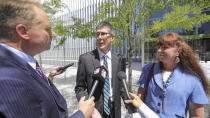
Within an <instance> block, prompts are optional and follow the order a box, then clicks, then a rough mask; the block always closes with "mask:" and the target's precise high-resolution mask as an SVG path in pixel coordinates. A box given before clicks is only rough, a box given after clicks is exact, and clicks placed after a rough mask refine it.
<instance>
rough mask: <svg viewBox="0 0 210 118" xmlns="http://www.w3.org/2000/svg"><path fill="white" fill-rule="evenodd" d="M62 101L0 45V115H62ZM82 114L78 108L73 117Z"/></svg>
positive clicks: (25, 117)
mask: <svg viewBox="0 0 210 118" xmlns="http://www.w3.org/2000/svg"><path fill="white" fill-rule="evenodd" d="M67 115H68V112H67V105H66V101H65V100H64V98H63V96H62V95H61V94H60V93H59V91H58V90H57V89H56V87H55V86H54V84H52V83H51V86H49V85H48V84H47V82H46V81H45V80H44V79H42V78H41V77H40V76H39V74H37V72H36V71H35V70H34V69H33V68H32V67H31V66H30V65H29V64H28V63H27V62H25V61H24V60H22V59H21V58H20V57H19V56H17V55H15V54H13V53H12V52H10V51H9V50H7V49H5V48H4V47H2V46H0V117H1V118H4V117H6V118H66V117H67ZM76 117H77V118H83V117H84V115H83V113H82V112H80V111H78V112H77V113H76V114H74V116H73V118H76Z"/></svg>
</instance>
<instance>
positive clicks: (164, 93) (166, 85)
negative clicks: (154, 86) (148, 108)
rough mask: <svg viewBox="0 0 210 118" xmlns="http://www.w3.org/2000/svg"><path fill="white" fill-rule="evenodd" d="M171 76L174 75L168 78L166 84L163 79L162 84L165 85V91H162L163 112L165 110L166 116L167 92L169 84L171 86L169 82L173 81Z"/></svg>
mask: <svg viewBox="0 0 210 118" xmlns="http://www.w3.org/2000/svg"><path fill="white" fill-rule="evenodd" d="M171 75H172V73H171V74H170V76H169V77H168V79H167V81H166V82H164V81H163V78H162V84H163V89H162V91H163V95H162V96H163V104H162V110H163V113H164V114H165V111H166V108H165V107H166V105H165V96H166V90H167V87H168V84H169V82H170V80H171Z"/></svg>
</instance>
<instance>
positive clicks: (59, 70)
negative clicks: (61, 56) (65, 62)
mask: <svg viewBox="0 0 210 118" xmlns="http://www.w3.org/2000/svg"><path fill="white" fill-rule="evenodd" d="M60 68H62V67H61V66H59V67H57V68H55V69H54V70H52V71H51V72H50V74H49V76H48V79H49V80H50V81H51V82H53V79H54V76H56V75H59V74H62V73H63V72H65V71H66V69H65V70H62V69H60Z"/></svg>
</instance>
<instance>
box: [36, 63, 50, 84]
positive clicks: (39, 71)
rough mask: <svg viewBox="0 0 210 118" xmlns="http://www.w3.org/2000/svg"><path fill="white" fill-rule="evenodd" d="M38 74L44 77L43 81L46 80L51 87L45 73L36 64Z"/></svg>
mask: <svg viewBox="0 0 210 118" xmlns="http://www.w3.org/2000/svg"><path fill="white" fill-rule="evenodd" d="M36 72H37V73H38V74H39V75H40V76H41V77H42V79H44V80H45V81H46V82H47V83H48V85H50V83H49V80H48V78H47V76H46V75H45V74H44V72H43V71H42V69H41V68H40V66H39V64H38V62H36Z"/></svg>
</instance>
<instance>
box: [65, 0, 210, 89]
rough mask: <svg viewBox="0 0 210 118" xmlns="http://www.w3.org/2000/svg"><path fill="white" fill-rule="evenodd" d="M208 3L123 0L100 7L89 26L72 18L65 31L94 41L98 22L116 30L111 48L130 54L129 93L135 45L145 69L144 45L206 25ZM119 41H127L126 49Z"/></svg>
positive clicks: (197, 1)
mask: <svg viewBox="0 0 210 118" xmlns="http://www.w3.org/2000/svg"><path fill="white" fill-rule="evenodd" d="M209 5H210V4H209V1H205V0H204V1H203V0H202V1H201V0H196V1H195V0H168V1H164V0H122V1H121V4H120V5H117V4H116V3H115V2H114V1H110V2H107V3H104V4H102V5H101V6H100V7H99V9H98V10H97V11H96V13H95V14H94V15H93V16H92V17H91V20H90V21H89V22H85V21H84V19H80V18H76V17H72V20H73V25H69V26H68V28H67V30H68V32H69V35H70V36H72V37H73V38H76V37H77V38H88V39H89V38H91V37H95V35H94V32H95V26H96V24H97V23H98V22H99V21H102V20H105V21H109V22H110V23H111V24H112V25H113V26H114V28H115V30H116V39H117V40H115V42H114V43H113V45H114V46H122V47H124V48H127V50H128V52H129V57H128V62H129V79H128V85H129V90H130V91H131V90H132V57H133V52H134V41H135V40H138V41H140V45H141V46H139V47H141V50H142V53H141V54H142V55H141V58H142V59H141V60H142V65H144V43H145V41H151V40H152V41H153V40H156V39H157V36H158V35H157V34H158V33H160V32H162V31H174V30H176V29H183V30H192V29H193V27H194V26H195V25H199V24H201V23H205V22H208V21H209V20H210V16H208V15H206V14H201V12H202V10H204V8H207V9H208V8H209ZM160 11H164V12H165V14H164V16H163V17H162V18H160V19H153V21H151V19H152V18H153V16H154V14H155V13H158V12H160ZM122 40H128V42H129V43H128V44H129V45H128V47H126V46H124V44H123V43H121V42H122Z"/></svg>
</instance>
